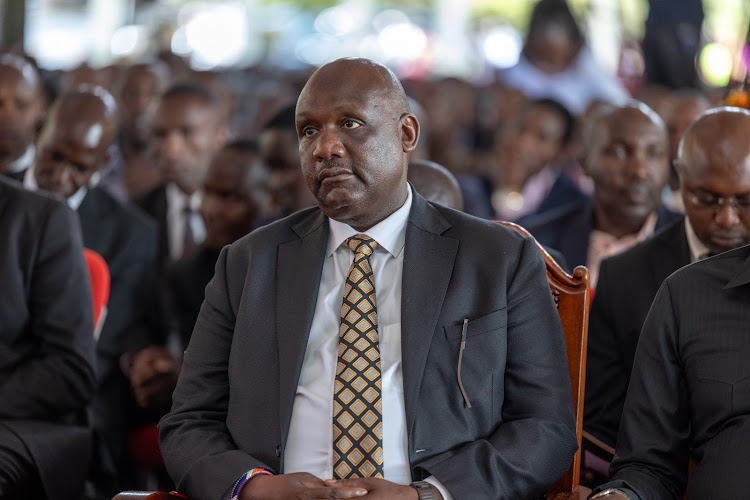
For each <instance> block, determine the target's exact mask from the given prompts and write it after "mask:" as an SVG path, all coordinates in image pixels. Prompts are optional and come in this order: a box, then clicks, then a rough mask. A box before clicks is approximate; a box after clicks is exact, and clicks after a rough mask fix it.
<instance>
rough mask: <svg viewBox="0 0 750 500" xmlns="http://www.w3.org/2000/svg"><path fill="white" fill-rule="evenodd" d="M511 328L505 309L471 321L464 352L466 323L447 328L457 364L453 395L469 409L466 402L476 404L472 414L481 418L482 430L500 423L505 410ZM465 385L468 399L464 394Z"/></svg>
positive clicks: (454, 364) (451, 379)
mask: <svg viewBox="0 0 750 500" xmlns="http://www.w3.org/2000/svg"><path fill="white" fill-rule="evenodd" d="M507 325H508V314H507V310H506V309H505V308H503V309H499V310H497V311H494V312H491V313H489V314H486V315H484V316H481V317H479V318H475V319H469V320H468V321H467V322H466V338H465V343H464V349H463V352H461V344H462V339H463V335H462V334H463V329H464V324H463V322H461V323H460V324H458V325H450V326H446V327H444V331H445V341H446V344H447V347H448V349H449V350H450V353H451V354H450V356H451V360H452V361H453V362H452V363H451V365H452V370H451V372H450V375H449V376H448V380H447V381H446V382H447V383H449V384H450V386H451V387H453V394H454V396H455V398H456V400H457V402H458V403H459V404H460V406H461V407H467V408H468V405H467V404H466V399H468V400H469V402H470V403H471V405H472V408H471V409H469V411H470V412H472V413H473V414H474V416H475V418H479V420H480V422H479V423H480V425H479V427H480V428H481V427H483V426H485V425H486V426H490V425H492V422H493V421H494V422H497V420H496V419H497V415H499V413H500V408H501V407H502V401H503V397H502V395H503V393H504V387H503V385H504V379H503V373H504V372H505V360H506V346H507ZM459 373H460V376H459ZM459 380H460V381H461V384H460V385H459ZM461 385H462V386H463V389H464V391H465V395H466V397H464V394H463V393H462V392H461ZM484 419H488V420H487V421H484ZM493 419H494V420H493Z"/></svg>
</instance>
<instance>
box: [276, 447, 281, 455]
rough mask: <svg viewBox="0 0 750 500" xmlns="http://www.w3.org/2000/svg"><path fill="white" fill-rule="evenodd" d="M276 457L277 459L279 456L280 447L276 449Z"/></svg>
mask: <svg viewBox="0 0 750 500" xmlns="http://www.w3.org/2000/svg"><path fill="white" fill-rule="evenodd" d="M276 456H277V457H280V456H281V445H279V446H277V447H276Z"/></svg>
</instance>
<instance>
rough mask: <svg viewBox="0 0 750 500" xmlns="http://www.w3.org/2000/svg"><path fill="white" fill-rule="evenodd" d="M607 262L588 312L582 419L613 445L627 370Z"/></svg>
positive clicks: (623, 400)
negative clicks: (620, 341) (615, 315)
mask: <svg viewBox="0 0 750 500" xmlns="http://www.w3.org/2000/svg"><path fill="white" fill-rule="evenodd" d="M608 264H609V262H608V261H607V260H605V261H604V262H602V265H601V269H600V272H599V283H598V285H597V287H596V294H595V295H594V302H593V304H592V305H591V313H590V316H589V340H588V356H587V360H586V395H585V404H584V406H583V407H584V415H585V416H584V420H583V421H584V426H585V427H586V430H587V431H589V432H591V433H592V434H593V435H594V436H596V437H597V438H599V439H601V440H602V441H604V442H605V443H607V444H608V445H610V446H612V447H614V446H615V443H616V441H617V430H618V429H619V427H620V416H621V415H622V407H623V404H624V403H625V393H626V391H627V390H628V382H629V380H630V371H629V367H628V366H627V364H626V363H625V360H624V359H623V356H622V352H623V348H622V346H621V345H620V343H619V341H618V337H617V325H616V324H615V321H616V320H615V318H614V314H613V311H612V305H613V304H614V305H617V291H616V290H613V289H612V288H611V286H610V277H611V275H610V272H609V270H610V267H609V265H608ZM621 298H622V297H621Z"/></svg>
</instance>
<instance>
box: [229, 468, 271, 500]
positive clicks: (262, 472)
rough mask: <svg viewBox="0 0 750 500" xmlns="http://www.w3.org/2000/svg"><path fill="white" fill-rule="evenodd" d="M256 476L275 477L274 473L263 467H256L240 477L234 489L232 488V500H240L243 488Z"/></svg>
mask: <svg viewBox="0 0 750 500" xmlns="http://www.w3.org/2000/svg"><path fill="white" fill-rule="evenodd" d="M255 476H273V473H272V472H271V471H268V470H266V469H264V468H262V467H256V468H255V469H250V470H249V471H247V472H245V473H244V474H242V476H240V478H239V479H238V480H237V482H236V483H234V488H232V500H238V499H239V498H240V492H242V488H244V487H245V485H246V484H247V482H248V481H250V480H251V479H252V478H254V477H255Z"/></svg>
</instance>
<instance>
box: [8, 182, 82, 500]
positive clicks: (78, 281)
mask: <svg viewBox="0 0 750 500" xmlns="http://www.w3.org/2000/svg"><path fill="white" fill-rule="evenodd" d="M0 277H1V278H0V283H2V291H0V353H1V354H0V498H3V499H6V498H8V499H10V498H14V499H15V498H31V499H39V498H43V499H45V500H69V499H71V498H81V494H82V492H83V485H84V480H85V479H86V477H87V475H88V473H89V461H90V458H91V452H90V450H91V430H90V429H89V428H88V427H87V426H86V422H87V419H86V405H88V403H89V402H90V401H91V398H92V397H93V396H94V388H95V385H96V374H95V370H94V335H93V333H94V321H93V317H92V316H93V315H92V310H91V287H90V284H89V276H88V273H87V271H86V263H85V261H84V259H83V245H82V243H81V231H80V227H79V224H78V221H77V220H76V216H75V214H74V213H73V211H72V210H70V209H69V208H68V207H67V206H65V204H64V203H62V202H60V201H57V200H54V199H52V198H51V197H50V196H47V195H42V194H39V193H32V192H30V191H28V190H26V189H23V188H22V187H21V185H20V184H19V183H17V182H15V181H11V180H10V179H5V178H4V177H2V176H0ZM72 457H74V458H75V460H71V458H72Z"/></svg>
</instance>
